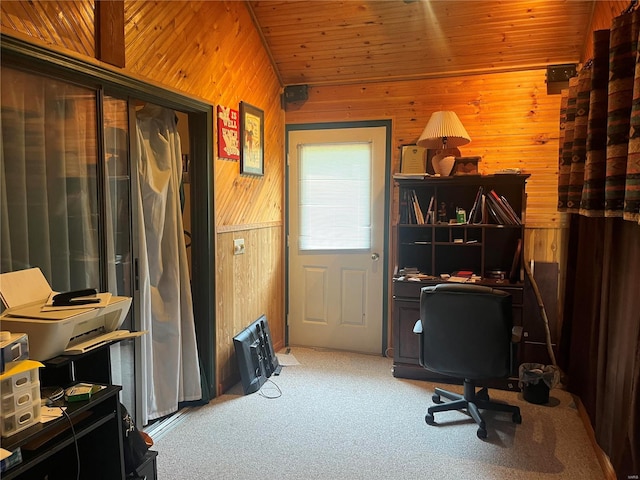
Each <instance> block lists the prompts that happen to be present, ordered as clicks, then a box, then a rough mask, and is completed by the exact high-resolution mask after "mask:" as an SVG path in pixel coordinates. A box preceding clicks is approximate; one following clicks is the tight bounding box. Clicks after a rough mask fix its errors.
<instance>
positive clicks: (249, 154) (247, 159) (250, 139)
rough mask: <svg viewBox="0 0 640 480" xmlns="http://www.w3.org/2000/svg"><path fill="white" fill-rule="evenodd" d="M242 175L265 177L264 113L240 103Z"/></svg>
mask: <svg viewBox="0 0 640 480" xmlns="http://www.w3.org/2000/svg"><path fill="white" fill-rule="evenodd" d="M240 173H241V174H250V175H264V111H262V110H260V109H259V108H258V107H254V106H253V105H250V104H248V103H246V102H240Z"/></svg>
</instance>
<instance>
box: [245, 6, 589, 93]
mask: <svg viewBox="0 0 640 480" xmlns="http://www.w3.org/2000/svg"><path fill="white" fill-rule="evenodd" d="M594 4H595V1H594V0H589V1H582V0H529V1H520V0H505V1H488V0H487V1H478V0H470V1H469V0H449V1H445V0H342V1H336V0H312V1H309V0H280V1H276V0H261V1H249V2H248V6H249V10H250V11H251V12H252V15H253V17H254V21H255V23H256V25H257V27H258V29H259V31H260V32H261V35H262V36H263V39H264V43H265V45H266V47H267V49H268V51H269V54H270V55H271V58H272V60H273V63H274V65H275V67H276V70H277V73H278V75H279V77H280V80H281V82H282V84H283V85H295V84H309V85H331V84H345V83H362V82H369V81H377V80H398V79H414V78H428V77H443V76H451V75H464V74H472V73H485V72H496V71H508V70H521V69H528V68H543V67H546V66H547V65H552V64H564V63H578V62H579V61H580V55H581V54H582V52H583V50H584V46H585V41H586V39H587V34H588V32H589V31H590V30H589V28H590V22H591V17H592V14H593V9H594Z"/></svg>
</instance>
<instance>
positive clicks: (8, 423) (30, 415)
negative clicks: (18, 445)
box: [0, 398, 41, 437]
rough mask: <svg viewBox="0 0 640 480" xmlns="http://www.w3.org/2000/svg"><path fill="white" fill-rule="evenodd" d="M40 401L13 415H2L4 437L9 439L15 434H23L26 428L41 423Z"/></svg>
mask: <svg viewBox="0 0 640 480" xmlns="http://www.w3.org/2000/svg"><path fill="white" fill-rule="evenodd" d="M40 408H41V406H40V399H39V398H38V400H37V401H35V402H33V403H31V405H29V406H28V407H27V408H22V409H20V410H16V411H15V412H13V413H9V414H6V415H5V414H4V412H3V413H2V424H1V426H0V428H1V430H2V436H3V437H9V436H11V435H13V434H14V433H18V432H21V431H22V430H24V429H25V428H28V427H30V426H31V425H34V424H35V423H37V422H39V421H40Z"/></svg>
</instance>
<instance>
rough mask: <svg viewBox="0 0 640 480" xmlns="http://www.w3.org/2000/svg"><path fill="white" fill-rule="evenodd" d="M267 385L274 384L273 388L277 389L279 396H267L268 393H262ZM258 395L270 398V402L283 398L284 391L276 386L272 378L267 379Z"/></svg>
mask: <svg viewBox="0 0 640 480" xmlns="http://www.w3.org/2000/svg"><path fill="white" fill-rule="evenodd" d="M267 383H272V384H273V386H274V387H275V388H276V391H277V392H278V393H277V395H267V394H266V393H264V392H263V391H262V390H263V389H264V386H265V385H266V384H267ZM258 393H259V394H260V396H262V397H264V398H268V399H270V400H273V399H274V398H280V397H281V396H282V390H280V387H279V386H278V385H277V384H276V382H274V381H273V380H271V379H270V378H267V381H266V382H265V383H263V384H262V387H260V390H258Z"/></svg>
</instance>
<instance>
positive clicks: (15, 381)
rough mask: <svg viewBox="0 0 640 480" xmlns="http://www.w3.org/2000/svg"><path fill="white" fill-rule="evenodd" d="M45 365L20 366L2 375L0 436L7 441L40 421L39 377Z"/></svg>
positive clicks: (28, 362)
mask: <svg viewBox="0 0 640 480" xmlns="http://www.w3.org/2000/svg"><path fill="white" fill-rule="evenodd" d="M41 366H42V364H41V363H40V362H35V361H33V360H23V361H21V362H17V363H16V364H15V365H14V366H12V368H10V369H9V370H7V371H6V372H5V373H3V374H2V375H0V397H1V400H0V433H1V435H2V436H3V437H8V436H10V435H13V434H14V433H18V432H20V431H22V430H24V429H25V428H27V427H30V426H31V425H33V424H34V423H37V422H39V421H40V408H41V405H40V376H39V371H38V368H40V367H41Z"/></svg>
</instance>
